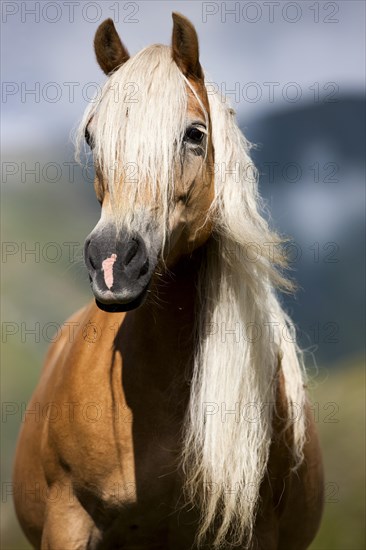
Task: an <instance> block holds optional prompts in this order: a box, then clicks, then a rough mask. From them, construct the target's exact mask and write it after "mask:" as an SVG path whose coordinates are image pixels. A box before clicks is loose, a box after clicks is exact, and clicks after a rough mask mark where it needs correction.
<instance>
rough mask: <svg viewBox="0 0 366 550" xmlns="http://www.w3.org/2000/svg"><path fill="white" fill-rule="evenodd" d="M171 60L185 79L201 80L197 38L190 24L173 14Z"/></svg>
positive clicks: (185, 19) (184, 18) (201, 73)
mask: <svg viewBox="0 0 366 550" xmlns="http://www.w3.org/2000/svg"><path fill="white" fill-rule="evenodd" d="M172 17H173V36H172V50H173V59H174V61H175V62H176V64H177V65H178V67H179V68H180V70H181V71H182V73H183V74H184V75H185V76H187V77H193V78H199V79H203V71H202V69H201V65H200V62H199V48H198V37H197V33H196V29H195V28H194V26H193V25H192V23H191V22H190V21H189V20H188V19H187V18H186V17H184V16H183V15H181V14H180V13H173V14H172Z"/></svg>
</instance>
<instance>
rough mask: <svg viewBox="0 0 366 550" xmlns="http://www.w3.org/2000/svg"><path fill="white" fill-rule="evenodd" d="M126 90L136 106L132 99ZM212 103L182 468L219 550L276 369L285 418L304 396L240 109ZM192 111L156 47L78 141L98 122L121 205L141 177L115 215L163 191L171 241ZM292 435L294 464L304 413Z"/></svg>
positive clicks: (106, 97) (234, 520)
mask: <svg viewBox="0 0 366 550" xmlns="http://www.w3.org/2000/svg"><path fill="white" fill-rule="evenodd" d="M131 83H135V85H136V90H137V96H136V99H138V101H136V102H131V101H130V102H128V101H127V99H128V97H129V98H130V99H131V95H129V94H131V90H132V88H128V84H131ZM113 87H115V89H118V101H115V95H114V94H115V93H116V92H115V91H114V90H113ZM208 89H209V87H208ZM208 97H209V104H210V120H211V128H210V129H209V131H210V132H211V134H212V139H213V147H214V151H215V199H214V202H213V204H212V207H211V210H210V213H209V215H210V216H211V217H212V220H213V223H214V232H213V236H212V239H211V240H210V244H209V245H208V246H207V251H206V258H205V262H204V265H203V266H202V269H201V272H200V284H199V287H200V294H199V308H198V311H199V318H198V322H197V326H198V329H197V330H198V342H199V345H198V349H197V351H196V357H195V364H194V372H193V378H192V381H191V395H190V403H189V407H188V410H187V416H186V421H185V429H184V436H183V452H182V464H183V469H184V472H185V490H186V496H187V498H188V500H190V501H192V502H195V503H197V502H198V504H199V507H200V510H201V516H202V517H201V527H200V531H199V534H198V542H203V541H204V539H205V535H206V534H207V533H208V531H209V530H210V528H211V527H212V526H213V525H214V523H215V525H217V524H218V529H217V531H216V532H215V541H214V546H215V547H219V546H220V545H222V544H223V543H224V541H225V540H226V538H227V537H228V535H229V534H230V541H231V543H235V542H236V543H238V542H241V543H242V542H243V540H246V541H247V542H248V543H249V541H250V538H251V534H252V530H253V525H254V520H255V515H256V509H257V505H258V501H259V487H260V483H261V481H262V479H263V476H264V474H265V471H266V466H267V462H268V457H269V449H270V444H271V440H272V423H273V416H274V414H275V400H276V390H277V380H278V365H279V361H280V364H281V368H282V372H283V376H284V381H285V391H286V396H287V402H288V416H289V418H292V417H293V413H294V411H295V412H296V411H302V410H303V407H304V403H305V393H304V369H303V364H302V360H301V354H299V353H298V349H297V346H296V341H295V335H294V331H293V329H292V327H291V323H290V321H289V319H288V317H287V315H286V314H285V312H284V311H283V309H282V307H281V304H280V301H279V299H278V297H277V295H276V292H277V290H278V289H289V288H290V287H291V285H290V283H288V281H287V280H286V279H285V278H284V276H283V275H282V268H283V267H284V264H285V262H284V260H283V254H282V252H281V239H280V238H279V236H278V235H277V234H276V233H274V232H273V231H271V230H270V228H269V226H268V223H267V222H266V220H265V219H264V217H263V215H262V213H261V203H260V198H259V195H258V182H257V175H256V172H255V170H254V169H253V164H252V162H251V160H250V156H249V150H250V146H249V144H248V142H247V141H246V140H245V138H244V137H243V135H242V134H241V132H240V130H239V128H238V126H237V123H236V121H235V116H234V112H233V110H232V109H231V108H230V106H229V104H228V103H227V101H226V100H225V99H224V98H222V97H221V96H219V95H218V94H216V93H212V92H210V91H209V92H208ZM132 99H133V97H132ZM197 99H198V98H197ZM186 110H187V81H186V79H185V78H184V77H183V75H182V73H181V72H180V71H179V69H178V67H177V66H176V65H175V63H174V62H173V61H172V58H171V49H170V48H169V47H165V46H160V45H158V46H151V47H149V48H146V49H145V50H142V52H140V53H139V54H137V55H136V56H134V57H133V58H131V59H130V60H129V61H127V62H126V63H125V64H124V65H123V66H122V67H121V68H119V69H118V70H116V71H115V73H114V74H113V75H112V76H111V77H110V78H109V80H108V82H107V83H106V85H105V87H104V88H103V90H102V93H101V96H100V97H99V98H98V101H96V102H95V103H93V104H92V105H91V106H90V108H89V109H88V110H87V112H86V114H85V117H84V119H83V122H82V123H81V126H80V129H79V132H78V141H79V143H81V140H82V139H83V137H84V132H85V127H86V125H87V123H88V122H89V121H90V120H91V119H92V118H93V117H95V122H94V136H95V143H96V147H95V149H94V158H95V159H96V160H97V162H98V163H99V165H100V166H101V169H102V170H103V171H104V172H105V175H106V177H107V176H109V179H108V185H109V186H110V190H111V193H112V195H113V197H114V200H115V204H116V205H117V203H118V204H119V203H120V199H119V196H118V185H117V182H118V181H121V180H123V179H124V176H126V165H128V163H135V164H136V165H137V166H138V177H137V180H136V181H134V182H133V183H131V185H129V186H128V190H127V189H126V188H124V192H123V201H125V203H124V205H121V204H119V207H118V208H120V207H123V208H125V209H131V212H133V204H134V201H135V198H136V196H137V194H138V193H143V194H144V195H145V196H146V193H151V194H152V195H154V196H156V194H159V195H160V198H161V204H162V205H163V208H162V211H161V212H162V214H161V224H162V226H164V234H166V233H167V213H168V212H169V208H170V201H171V197H172V194H173V190H174V177H173V173H174V166H175V164H176V162H177V157H178V155H179V144H180V143H181V139H182V135H183V133H184V127H185V121H186V115H187V112H186ZM206 116H207V113H206ZM111 166H113V167H114V169H113V170H114V171H113V177H112V178H111V177H110V167H111ZM118 208H117V206H116V216H117V212H118ZM292 430H293V450H292V451H293V456H294V466H296V464H299V463H300V462H301V460H302V449H303V444H304V439H305V420H304V415H303V414H297V416H296V421H294V422H292Z"/></svg>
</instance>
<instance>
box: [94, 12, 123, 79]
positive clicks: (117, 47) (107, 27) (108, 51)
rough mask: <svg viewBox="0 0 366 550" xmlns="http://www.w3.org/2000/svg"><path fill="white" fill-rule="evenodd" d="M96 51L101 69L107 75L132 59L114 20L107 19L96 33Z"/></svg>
mask: <svg viewBox="0 0 366 550" xmlns="http://www.w3.org/2000/svg"><path fill="white" fill-rule="evenodd" d="M94 50H95V55H96V56H97V61H98V63H99V65H100V67H101V69H102V70H103V71H104V72H105V74H107V75H108V74H110V73H111V72H112V71H114V70H115V69H116V68H117V67H120V66H121V65H123V63H125V62H126V61H127V60H128V59H129V58H130V54H129V53H128V51H127V49H126V48H125V47H124V45H123V44H122V42H121V39H120V37H119V36H118V33H117V31H116V28H115V26H114V23H113V21H112V19H106V20H105V21H103V23H101V24H100V25H99V27H98V29H97V32H96V33H95V38H94Z"/></svg>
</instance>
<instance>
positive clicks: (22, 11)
mask: <svg viewBox="0 0 366 550" xmlns="http://www.w3.org/2000/svg"><path fill="white" fill-rule="evenodd" d="M1 8H2V22H3V24H2V46H4V47H2V70H1V74H2V80H3V84H2V99H3V116H2V132H3V138H4V139H3V147H4V148H5V149H6V150H7V151H10V152H12V153H13V152H15V150H18V151H22V150H24V149H29V148H31V149H33V148H38V147H40V146H41V147H43V148H46V147H48V146H49V145H50V144H52V142H53V141H54V142H59V141H60V139H64V136H65V134H66V132H68V131H69V130H70V129H71V128H72V127H73V126H74V125H75V124H76V122H77V120H78V119H79V118H81V115H82V113H83V111H84V109H85V107H86V104H87V98H88V96H89V98H90V97H92V95H93V93H94V92H95V90H96V86H95V85H91V84H90V83H97V84H99V85H101V84H102V83H103V82H104V81H105V76H104V75H103V74H102V72H101V70H100V69H99V67H98V66H97V63H96V61H95V58H94V53H93V51H92V42H93V37H94V34H95V31H96V29H97V27H98V24H99V23H100V22H102V21H103V20H104V19H106V18H107V17H111V16H112V17H113V18H114V19H115V21H116V27H117V30H118V32H119V33H120V36H121V38H122V40H123V41H124V43H125V45H126V46H127V48H128V49H129V51H130V53H131V54H134V53H136V52H138V51H139V50H140V49H141V48H143V47H144V46H148V45H150V44H152V43H157V42H160V43H164V44H168V43H169V42H170V36H171V31H172V20H171V12H172V11H175V10H176V11H179V12H181V13H183V14H184V15H186V16H187V17H188V18H189V19H191V21H192V22H193V23H194V25H195V26H196V29H197V31H198V35H199V39H200V47H201V62H202V65H203V67H204V68H205V69H206V74H207V75H209V76H210V78H211V79H212V80H213V81H214V82H216V83H217V85H218V87H219V88H221V90H222V91H223V92H225V91H226V92H227V91H230V90H233V89H236V96H235V95H230V94H229V97H231V100H232V103H233V106H234V107H235V108H236V110H237V112H238V115H239V117H240V118H241V120H243V119H244V120H245V118H250V117H251V116H257V115H258V114H260V113H263V112H266V111H267V110H269V109H278V108H280V107H281V106H288V105H289V103H291V102H289V101H288V99H286V93H287V94H288V95H289V96H291V97H294V94H295V95H296V93H297V92H296V89H300V93H301V96H302V97H301V99H302V100H305V101H314V94H316V93H317V89H318V90H319V93H320V94H323V95H324V94H331V93H332V90H333V89H334V86H333V85H330V84H329V83H334V85H335V86H336V87H338V88H337V89H338V91H336V93H345V92H346V91H349V90H353V91H356V90H357V91H360V90H361V89H362V88H363V86H364V80H365V69H364V67H365V37H364V34H365V2H364V1H363V0H343V1H337V2H324V1H320V2H314V1H313V0H312V1H297V2H283V1H281V2H278V1H277V2H274V1H273V2H266V1H258V2H200V1H142V2H141V1H138V2H116V1H111V2H110V1H103V2H88V1H79V2H66V1H65V2H63V1H58V2H29V1H28V2H6V1H4V2H2V5H1ZM253 82H254V83H256V84H255V85H254V86H252V87H250V86H249V87H248V86H247V85H248V83H253ZM289 82H294V83H296V87H292V88H291V87H290V88H288V87H287V86H288V83H289ZM236 83H238V84H236ZM265 83H267V84H265ZM268 83H276V84H274V85H270V84H268ZM316 83H318V84H316ZM235 86H236V88H235ZM271 86H274V88H273V90H274V96H273V98H272V100H271V97H270V88H271ZM324 86H325V88H324ZM332 86H333V87H332ZM32 89H33V90H36V95H34V94H31V93H27V91H29V90H32ZM258 93H259V95H258V96H257V97H258V100H256V101H254V100H253V99H255V98H256V94H258ZM283 94H284V95H285V99H284V97H283Z"/></svg>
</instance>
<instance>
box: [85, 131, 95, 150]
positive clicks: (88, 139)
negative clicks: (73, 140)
mask: <svg viewBox="0 0 366 550" xmlns="http://www.w3.org/2000/svg"><path fill="white" fill-rule="evenodd" d="M84 136H85V141H86V142H87V144H88V145H89V147H90V149H93V147H94V141H93V138H92V136H91V135H90V133H89V130H88V128H85V134H84Z"/></svg>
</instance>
